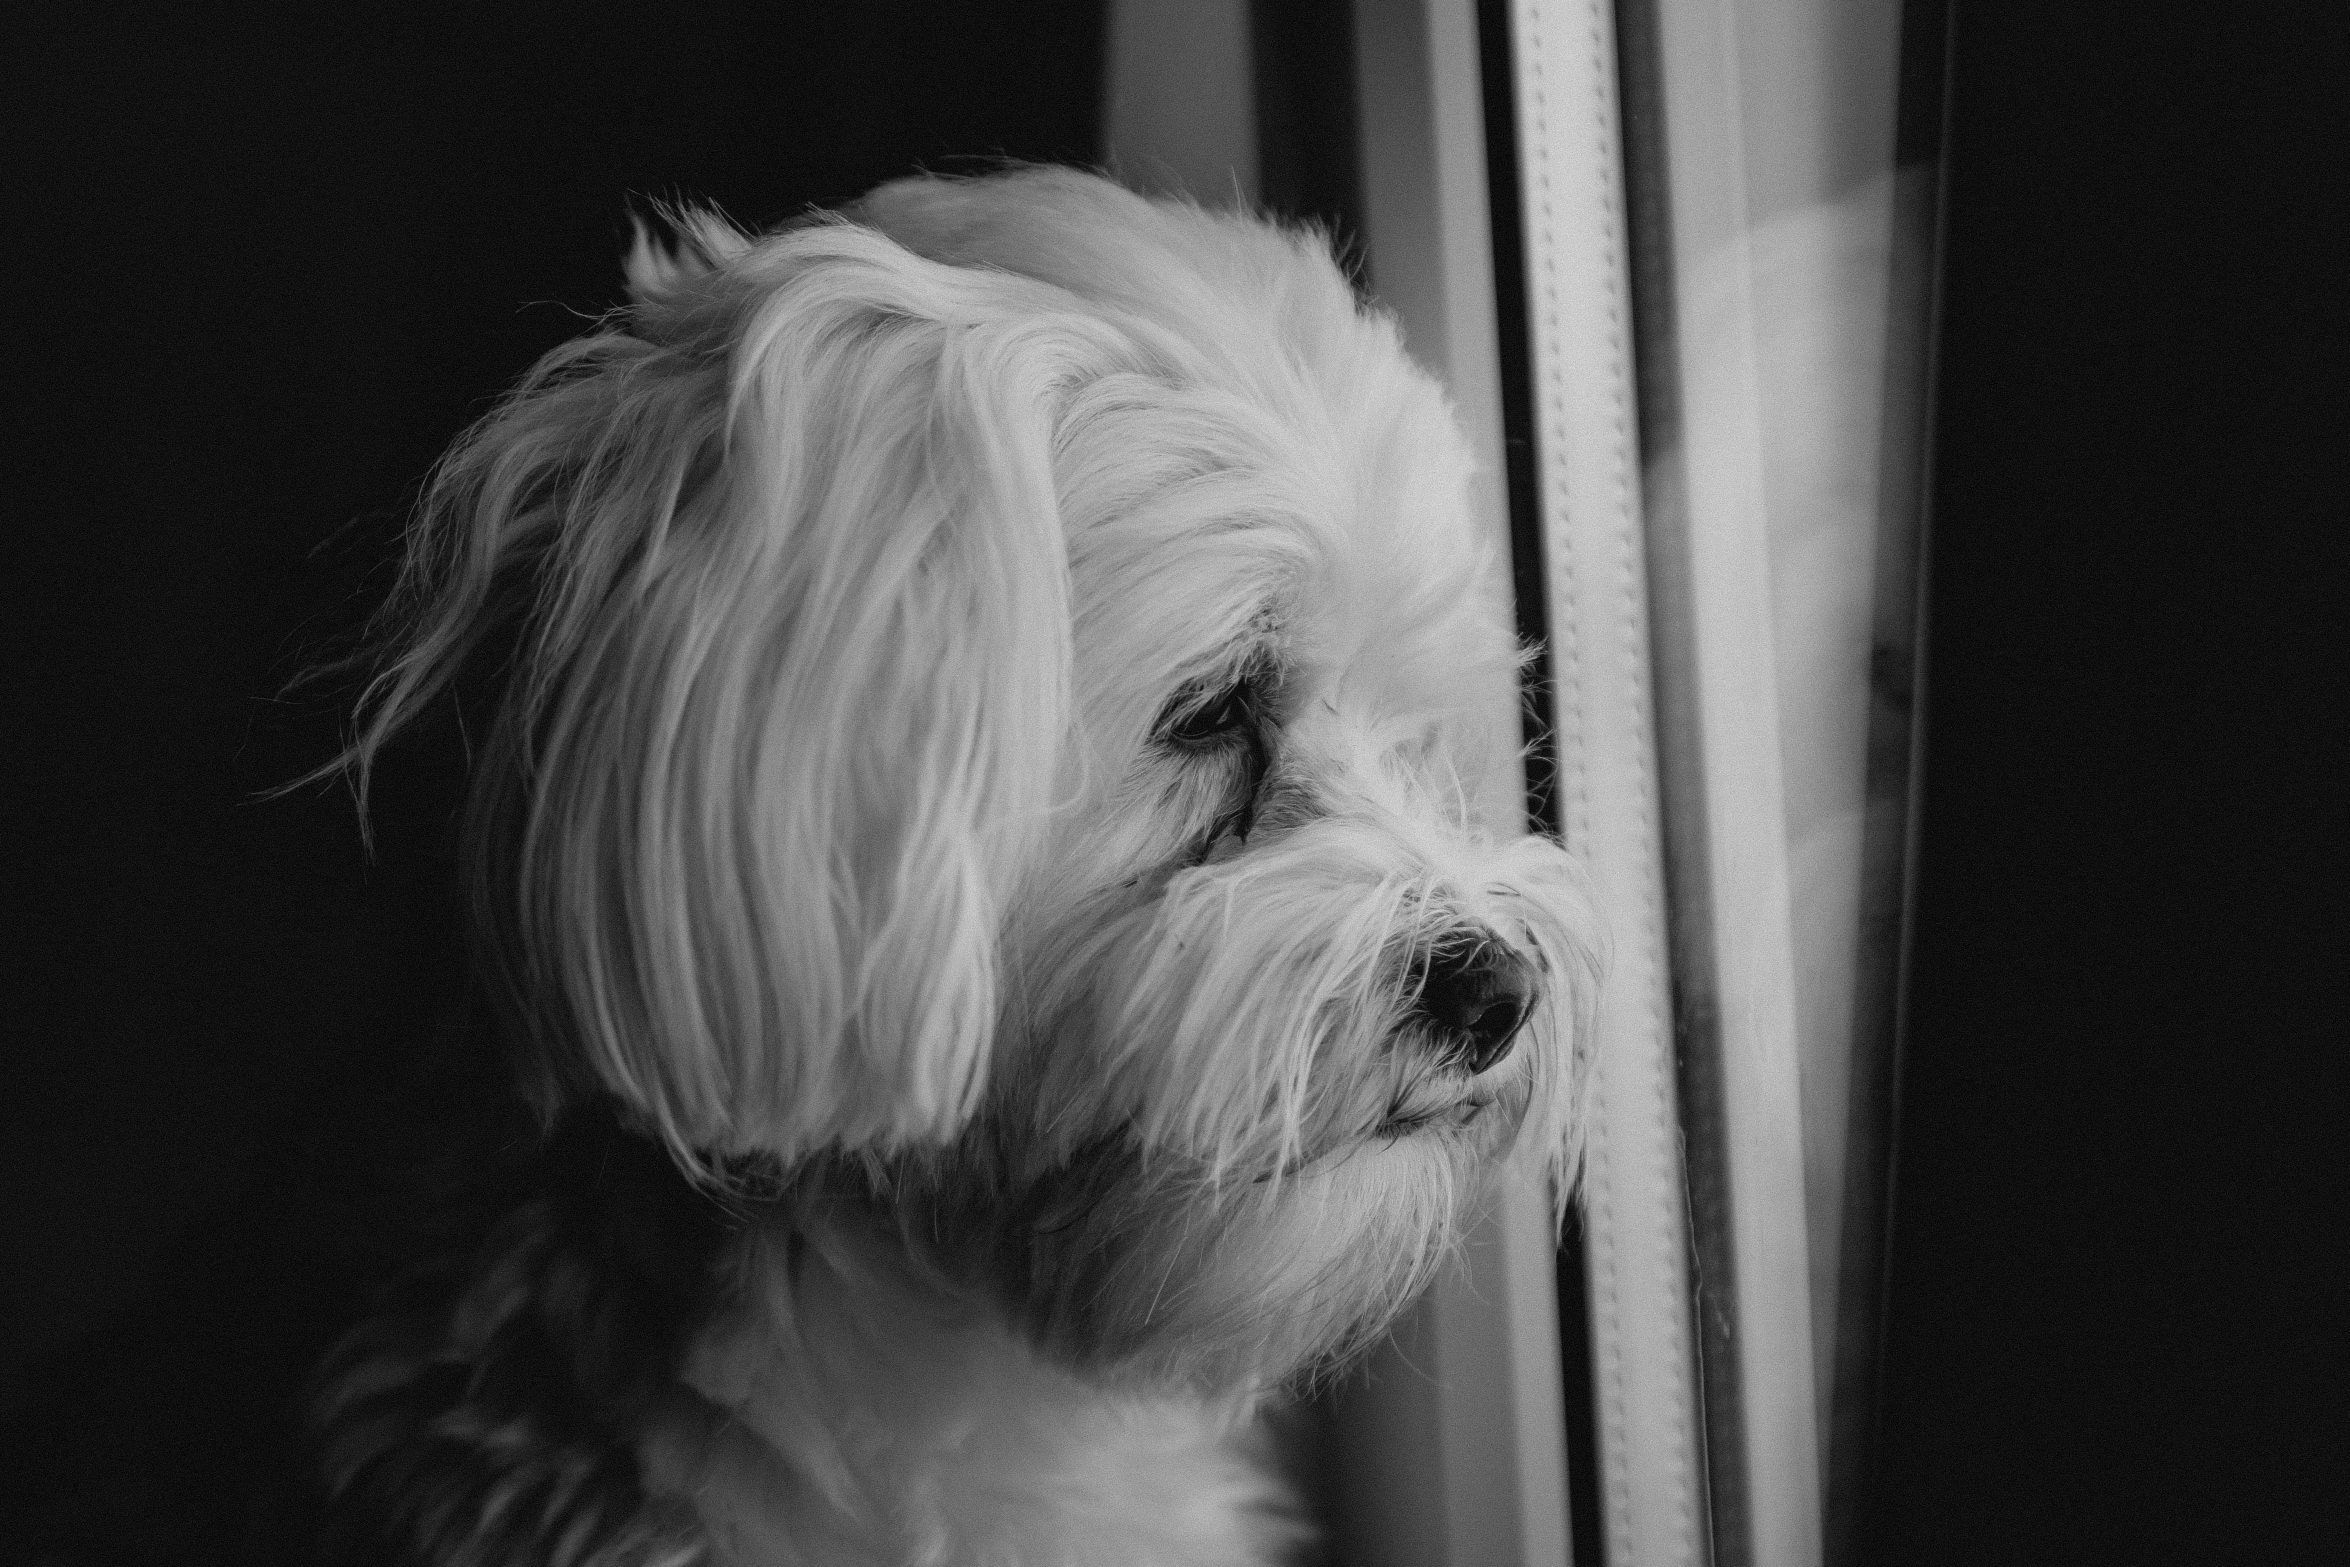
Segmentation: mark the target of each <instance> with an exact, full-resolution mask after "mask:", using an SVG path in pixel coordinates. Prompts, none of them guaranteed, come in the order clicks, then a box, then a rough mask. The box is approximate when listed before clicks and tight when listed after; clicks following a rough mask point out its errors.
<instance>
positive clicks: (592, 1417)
mask: <svg viewBox="0 0 2350 1567" xmlns="http://www.w3.org/2000/svg"><path fill="white" fill-rule="evenodd" d="M520 1141H521V1146H518V1147H517V1146H509V1148H507V1149H506V1150H504V1157H503V1158H502V1159H501V1160H499V1161H498V1165H497V1167H496V1168H494V1169H492V1170H491V1171H490V1172H488V1173H487V1174H486V1175H481V1176H477V1177H476V1179H475V1180H474V1181H473V1182H472V1184H471V1186H470V1187H469V1189H468V1190H467V1191H466V1192H465V1193H464V1194H463V1197H462V1199H461V1202H460V1206H462V1207H464V1208H466V1209H468V1210H469V1217H470V1222H467V1221H466V1220H457V1221H452V1222H448V1223H446V1224H444V1226H443V1229H444V1231H445V1233H444V1235H443V1237H442V1239H441V1242H440V1246H439V1249H438V1250H436V1251H435V1252H433V1253H431V1254H429V1255H427V1256H425V1257H423V1258H422V1259H421V1260H419V1261H418V1262H417V1263H416V1264H415V1265H413V1266H412V1267H410V1268H409V1269H408V1270H407V1271H406V1272H405V1273H403V1274H402V1275H401V1276H400V1277H399V1279H398V1280H397V1281H396V1282H395V1283H394V1284H393V1285H392V1286H391V1287H390V1288H389V1289H388V1290H387V1292H386V1294H385V1296H384V1298H383V1300H382V1302H381V1303H380V1304H381V1309H379V1310H378V1311H377V1312H376V1313H375V1314H374V1315H372V1316H371V1317H369V1318H368V1319H367V1320H366V1321H364V1322H363V1323H361V1324H360V1325H359V1326H358V1327H357V1328H356V1329H354V1330H353V1331H352V1332H350V1333H349V1334H348V1335H347V1336H345V1337H344V1338H343V1340H342V1341H341V1342H340V1343H339V1344H338V1345H337V1346H336V1347H335V1349H334V1350H333V1351H332V1352H331V1353H330V1354H329V1355H328V1357H327V1358H326V1361H325V1362H324V1364H323V1365H322V1366H321V1368H320V1372H319V1376H318V1380H317V1393H316V1400H315V1405H314V1411H315V1415H314V1418H315V1428H316V1432H317V1437H318V1442H319V1449H318V1462H319V1465H320V1468H321V1470H322V1473H323V1478H324V1479H325V1482H326V1484H327V1487H328V1489H329V1491H330V1492H331V1495H332V1498H333V1500H332V1503H331V1505H330V1507H329V1510H328V1511H329V1517H330V1520H331V1522H330V1526H329V1530H328V1538H327V1541H326V1543H325V1549H324V1553H323V1554H324V1558H325V1559H326V1560H327V1561H330V1562H335V1563H338V1564H342V1563H348V1564H352V1567H357V1564H359V1563H374V1562H382V1561H387V1560H389V1561H398V1562H404V1563H405V1562H414V1563H419V1564H427V1563H429V1564H431V1567H471V1564H475V1563H480V1564H483V1567H488V1564H491V1563H495V1564H499V1567H533V1564H538V1563H547V1564H550V1567H552V1564H553V1563H555V1562H556V1561H558V1560H560V1561H561V1562H562V1563H563V1564H564V1567H621V1564H627V1567H654V1564H665V1563H674V1564H683V1563H685V1562H690V1561H693V1560H695V1559H697V1557H698V1555H699V1548H698V1546H697V1544H696V1543H695V1540H696V1531H695V1530H693V1529H692V1527H691V1526H690V1522H689V1521H688V1520H686V1519H685V1518H684V1517H683V1516H682V1514H681V1513H680V1512H679V1511H678V1510H677V1509H675V1508H673V1507H670V1506H668V1505H666V1504H663V1503H660V1502H658V1501H655V1500H652V1499H649V1498H648V1497H647V1496H646V1495H645V1493H644V1490H643V1488H642V1486H641V1484H640V1481H639V1477H638V1474H637V1466H636V1458H635V1451H634V1441H633V1434H632V1433H633V1431H634V1428H635V1426H636V1425H637V1423H638V1422H639V1421H640V1420H641V1419H642V1417H643V1415H644V1412H645V1411H646V1409H647V1408H648V1407H649V1406H650V1405H651V1404H652V1403H653V1401H654V1400H656V1399H657V1398H658V1397H659V1396H660V1394H661V1390H662V1389H663V1388H664V1387H665V1386H667V1385H668V1383H669V1381H670V1379H671V1377H672V1376H673V1374H674V1371H675V1366H676V1360H677V1356H678V1354H679V1352H680V1348H681V1346H682V1344H683V1343H684V1342H685V1340H686V1337H687V1335H688V1334H690V1332H691V1331H692V1328H693V1325H694V1323H695V1321H696V1320H697V1318H698V1315H699V1313H700V1311H701V1310H702V1307H703V1293H704V1289H705V1283H706V1279H707V1276H708V1273H709V1268H710V1263H711V1259H712V1258H713V1257H714V1256H715V1254H716V1253H717V1251H718V1249H719V1247H720V1245H721V1242H722V1237H723V1234H724V1231H725V1229H726V1226H727V1222H728V1220H727V1216H726V1214H725V1212H724V1210H723V1209H721V1208H720V1207H719V1206H718V1205H717V1204H716V1203H715V1202H713V1201H712V1200H711V1199H710V1198H708V1197H707V1196H706V1195H705V1194H703V1193H702V1192H700V1191H698V1190H696V1189H695V1188H694V1187H692V1186H691V1185H690V1184H689V1183H688V1182H687V1181H686V1180H685V1178H684V1177H683V1176H682V1175H680V1174H679V1173H678V1171H677V1170H676V1169H675V1167H674V1166H673V1165H672V1164H671V1162H670V1161H669V1159H668V1157H667V1156H666V1155H665V1154H663V1153H662V1152H661V1151H660V1150H659V1149H658V1148H656V1147H654V1146H652V1145H651V1144H649V1143H647V1142H645V1141H644V1140H642V1139H640V1138H637V1137H634V1136H632V1135H630V1134H628V1133H626V1132H624V1131H623V1130H621V1129H620V1128H619V1127H618V1126H617V1125H616V1124H615V1123H614V1122H613V1121H612V1119H611V1118H610V1117H609V1116H608V1115H606V1114H604V1113H602V1112H600V1111H587V1112H583V1113H578V1114H574V1115H573V1116H571V1117H570V1118H569V1119H568V1120H567V1121H566V1123H565V1124H564V1125H563V1126H562V1127H560V1128H558V1130H557V1131H556V1132H555V1133H554V1134H553V1135H552V1136H551V1137H548V1138H546V1139H544V1140H543V1141H542V1140H538V1139H527V1138H526V1139H522V1140H520Z"/></svg>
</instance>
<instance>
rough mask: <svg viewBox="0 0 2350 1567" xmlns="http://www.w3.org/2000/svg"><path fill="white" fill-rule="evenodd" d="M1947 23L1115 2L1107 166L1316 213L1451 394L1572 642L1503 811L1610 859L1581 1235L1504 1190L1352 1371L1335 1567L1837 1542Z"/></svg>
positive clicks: (1528, 3) (1909, 589)
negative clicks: (1354, 254) (1367, 1372)
mask: <svg viewBox="0 0 2350 1567" xmlns="http://www.w3.org/2000/svg"><path fill="white" fill-rule="evenodd" d="M1947 17H1948V7H1947V5H1946V4H1918V3H1914V0H1913V3H1912V4H1909V5H1895V6H1881V5H1866V4H1860V3H1857V0H1675V3H1673V4H1670V5H1667V4H1664V3H1663V0H1623V3H1621V4H1619V5H1616V6H1613V7H1611V6H1609V5H1604V4H1599V3H1596V0H1585V3H1569V0H1514V3H1497V0H1488V3H1485V4H1475V3H1472V0H1355V3H1353V4H1352V5H1351V6H1350V5H1347V4H1344V3H1327V0H1324V3H1315V0H1291V3H1279V0H1258V3H1257V4H1256V5H1254V6H1247V5H1243V4H1241V3H1240V0H1218V3H1212V4H1209V3H1202V4H1190V5H1185V4H1177V3H1175V0H1114V3H1113V5H1112V7H1111V20H1110V36H1111V44H1110V81H1109V89H1108V90H1109V95H1110V101H1109V113H1108V116H1107V126H1108V132H1107V134H1108V139H1109V143H1110V146H1109V153H1110V156H1111V158H1112V160H1113V161H1114V162H1115V163H1117V164H1118V165H1119V166H1120V168H1121V169H1122V171H1123V172H1124V173H1125V174H1126V175H1127V177H1129V178H1130V179H1136V180H1138V181H1139V182H1140V183H1143V184H1144V185H1146V186H1150V185H1158V186H1160V187H1162V188H1163V187H1168V186H1179V187H1181V188H1185V189H1189V190H1191V191H1193V192H1194V193H1196V194H1200V195H1202V196H1203V197H1206V198H1208V199H1214V198H1215V197H1217V196H1218V195H1220V194H1222V193H1224V192H1226V191H1230V192H1234V193H1236V194H1238V195H1239V196H1241V197H1243V198H1246V199H1251V200H1263V201H1265V202H1266V203H1267V204H1268V205H1271V206H1274V207H1275V208H1276V209H1280V210H1287V211H1290V212H1293V213H1299V214H1306V215H1314V216H1319V217H1322V218H1324V219H1325V220H1328V221H1331V222H1333V223H1334V225H1335V226H1337V227H1338V228H1339V229H1340V231H1341V232H1342V233H1345V234H1349V235H1351V236H1352V237H1353V238H1355V239H1356V240H1357V241H1358V242H1359V243H1360V245H1361V247H1362V252H1363V261H1364V265H1365V269H1366V272H1367V275H1368V281H1369V282H1370V284H1371V288H1372V291H1373V292H1374V293H1375V294H1376V295H1377V296H1378V297H1379V298H1380V300H1381V301H1382V302H1383V303H1384V304H1386V305H1387V306H1388V307H1389V308H1391V309H1393V310H1394V311H1395V312H1396V314H1397V315H1398V317H1399V318H1400V319H1401V320H1402V322H1403V324H1404V328H1405V333H1406V337H1407V339H1408V341H1409V342H1410V344H1411V346H1412V348H1413V350H1414V352H1415V353H1416V354H1418V355H1419V356H1420V357H1421V358H1422V359H1423V360H1425V361H1426V362H1428V363H1430V364H1431V365H1433V366H1434V367H1436V368H1437V369H1438V370H1440V371H1441V372H1442V374H1443V375H1444V376H1445V378H1446V380H1447V381H1448V383H1449V384H1450V386H1451V388H1452V391H1453V394H1454V397H1455V400H1456V403H1457V405H1458V407H1459V409H1460V412H1461V414H1462V417H1463V419H1464V421H1465V422H1466V424H1467V425H1468V427H1469V429H1470V432H1471V435H1472V439H1473V440H1475V441H1476V442H1477V443H1478V445H1479V448H1480V454H1481V456H1482V458H1483V464H1482V466H1483V468H1484V471H1485V473H1486V475H1487V484H1486V486H1485V489H1484V492H1483V493H1482V494H1481V496H1480V497H1479V501H1480V505H1481V506H1482V508H1483V510H1484V512H1485V515H1486V520H1487V524H1488V526H1490V527H1492V528H1493V529H1495V530H1496V531H1497V533H1501V534H1506V535H1507V536H1508V537H1510V539H1511V541H1512V544H1513V551H1512V558H1513V559H1514V562H1515V569H1516V579H1517V580H1516V586H1517V590H1518V600H1519V605H1520V617H1521V621H1522V623H1523V624H1524V625H1525V626H1526V627H1527V629H1528V630H1529V632H1531V633H1535V634H1538V635H1540V636H1541V637H1542V639H1543V642H1544V644H1545V647H1546V649H1547V654H1546V660H1545V664H1544V666H1543V668H1542V670H1541V679H1540V680H1539V682H1538V683H1537V686H1536V688H1535V690H1534V691H1533V692H1532V693H1531V697H1530V700H1529V710H1530V712H1531V714H1532V715H1533V722H1532V723H1531V724H1530V725H1529V730H1530V732H1531V733H1532V734H1534V735H1535V736H1536V738H1537V739H1538V741H1539V742H1540V743H1538V744H1537V745H1535V746H1534V747H1533V748H1532V749H1531V751H1530V752H1529V756H1528V765H1527V767H1526V770H1525V777H1524V779H1523V782H1524V784H1525V786H1526V787H1525V791H1524V794H1523V797H1522V798H1523V799H1524V802H1525V804H1524V807H1523V808H1524V809H1525V810H1526V811H1527V812H1528V813H1529V815H1530V817H1531V819H1532V820H1533V821H1534V822H1535V823H1536V824H1537V825H1539V826H1542V827H1545V828H1548V829H1549V830H1553V831H1556V832H1559V833H1560V834H1562V835H1563V836H1564V838H1565V840H1566V842H1567V843H1568V845H1569V847H1571V848H1572V849H1574V850H1575V851H1576V852H1577V853H1578V854H1579V855H1580V856H1581V857H1582V859H1583V860H1584V862H1585V864H1586V866H1587V867H1588V868H1589V870H1590V871H1591V873H1592V876H1593V878H1594V881H1595V884H1596V887H1597V890H1598V893H1599V897H1600V902H1601V904H1602V907H1603V909H1604V910H1605V911H1606V913H1607V916H1608V918H1609V920H1610V924H1611V927H1612V935H1613V944H1614V968H1613V972H1612V975H1611V978H1610V982H1609V985H1608V989H1607V992H1606V994H1605V996H1604V997H1603V1000H1602V1005H1601V1015H1600V1016H1601V1021H1600V1035H1601V1038H1600V1042H1599V1044H1600V1058H1599V1068H1598V1073H1597V1079H1596V1083H1595V1088H1594V1094H1593V1099H1592V1104H1591V1107H1590V1129H1589V1134H1588V1136H1589V1153H1588V1158H1587V1169H1586V1175H1585V1184H1584V1200H1583V1203H1582V1205H1581V1211H1580V1213H1579V1214H1578V1216H1577V1218H1576V1219H1575V1220H1574V1221H1573V1222H1571V1223H1570V1224H1569V1226H1568V1230H1567V1235H1566V1245H1565V1247H1564V1250H1563V1251H1561V1250H1559V1249H1557V1248H1556V1244H1555V1241H1554V1235H1553V1231H1552V1228H1551V1221H1550V1196H1549V1194H1548V1193H1546V1192H1542V1191H1536V1190H1519V1191H1512V1192H1508V1193H1505V1194H1503V1195H1502V1197H1501V1199H1500V1200H1499V1202H1498V1204H1497V1206H1496V1209H1495V1212H1494V1214H1493V1216H1492V1218H1491V1220H1490V1221H1489V1222H1488V1224H1487V1225H1486V1226H1485V1227H1484V1228H1483V1229H1482V1230H1481V1231H1480V1232H1479V1234H1478V1235H1477V1237H1476V1238H1475V1240H1474V1242H1473V1244H1472V1245H1471V1247H1470V1250H1469V1256H1468V1258H1467V1265H1466V1266H1465V1267H1464V1268H1462V1269H1460V1270H1458V1271H1457V1272H1456V1273H1455V1274H1454V1275H1453V1276H1452V1277H1450V1278H1449V1279H1448V1280H1447V1281H1446V1282H1445V1283H1444V1284H1443V1285H1441V1286H1439V1288H1438V1289H1437V1290H1436V1291H1434V1292H1433V1293H1432V1294H1431V1296H1430V1297H1429V1299H1428V1300H1427V1301H1425V1302H1424V1303H1423V1304H1422V1306H1421V1307H1420V1308H1419V1309H1418V1310H1417V1311H1416V1312H1415V1313H1414V1314H1413V1316H1412V1317H1411V1318H1410V1319H1409V1320H1408V1321H1407V1322H1406V1323H1405V1324H1404V1325H1403V1326H1402V1327H1401V1328H1399V1330H1398V1332H1397V1334H1396V1335H1395V1338H1394V1340H1393V1342H1392V1343H1391V1345H1390V1346H1389V1347H1388V1348H1386V1349H1384V1350H1382V1351H1381V1353H1380V1356H1379V1357H1378V1359H1377V1361H1376V1362H1375V1364H1374V1366H1373V1367H1372V1375H1371V1377H1370V1379H1369V1381H1368V1382H1363V1383H1357V1384H1354V1385H1351V1386H1350V1387H1349V1388H1348V1389H1347V1390H1345V1391H1344V1392H1342V1393H1341V1394H1340V1395H1339V1396H1338V1397H1337V1398H1336V1399H1335V1400H1334V1401H1332V1402H1331V1403H1330V1404H1329V1405H1328V1406H1327V1407H1326V1408H1325V1410H1324V1411H1323V1416H1324V1422H1325V1425H1324V1434H1325V1441H1324V1443H1323V1450H1322V1463H1323V1465H1324V1467H1325V1469H1326V1471H1327V1474H1328V1482H1329V1483H1328V1485H1327V1488H1326V1491H1327V1496H1328V1498H1329V1502H1330V1506H1331V1509H1332V1511H1333V1513H1334V1517H1333V1520H1332V1521H1333V1524H1334V1533H1335V1541H1334V1545H1335V1550H1334V1559H1335V1560H1337V1561H1339V1562H1342V1563H1346V1564H1348V1567H1354V1564H1365V1567H1368V1564H1373V1563H1385V1562H1396V1563H1429V1562H1437V1561H1450V1562H1458V1563H1469V1562H1477V1563H1485V1562H1525V1563H1536V1562H1545V1563H1547V1562H1558V1561H1564V1560H1567V1559H1569V1558H1570V1556H1571V1557H1572V1558H1573V1559H1576V1560H1582V1561H1586V1562H1588V1561H1590V1560H1594V1559H1596V1560H1603V1561H1607V1562H1611V1563H1619V1564H1621V1563H1630V1562H1647V1561H1697V1560H1706V1559H1709V1558H1710V1559H1711V1560H1713V1561H1715V1562H1718V1563H1732V1562H1741V1563H1743V1562H1754V1563H1768V1564H1773V1567H1779V1564H1786V1567H1796V1564H1808V1563H1815V1562H1820V1561H1822V1560H1826V1561H1831V1562H1834V1561H1841V1560H1843V1559H1845V1557H1846V1555H1847V1553H1848V1551H1849V1549H1850V1541H1849V1530H1850V1524H1851V1518H1852V1514H1853V1510H1854V1507H1855V1504H1856V1495H1857V1489H1856V1488H1857V1487H1858V1485H1859V1484H1860V1479H1861V1473H1862V1466H1863V1464H1864V1462H1865V1455H1866V1450H1867V1440H1868V1428H1869V1421H1870V1402H1871V1400H1870V1384H1871V1367H1872V1364H1873V1355H1874V1341H1875V1333H1876V1325H1877V1313H1878V1300H1879V1295H1880V1289H1879V1285H1878V1278H1879V1274H1880V1270H1881V1267H1882V1261H1883V1258H1882V1250H1883V1245H1882V1236H1883V1227H1884V1220H1885V1205H1886V1199H1887V1192H1888V1183H1889V1172H1890V1167H1891V1166H1890V1149H1889V1146H1888V1132H1887V1129H1888V1127H1889V1125H1890V1107H1891V1102H1892V1099H1891V1096H1892V1092H1893V1080H1894V1074H1895V1065H1896V1061H1897V1055H1898V1051H1897V1041H1896V1037H1895V1036H1896V1033H1897V1029H1898V1020H1899V1016H1900V1005H1899V1001H1900V996H1899V992H1900V976H1901V968H1902V953H1903V942H1904V932H1905V923H1906V916H1905V902H1906V897H1907V886H1908V864H1909V842H1910V837H1911V821H1912V818H1913V816H1914V811H1913V809H1912V800H1913V798H1914V785H1915V782H1916V766H1915V757H1916V754H1917V747H1916V739H1917V736H1916V731H1915V725H1914V723H1913V721H1912V716H1911V715H1912V702H1913V695H1914V690H1915V686H1916V671H1917V667H1918V648H1919V625H1918V614H1917V606H1918V603H1919V593H1918V561H1919V559H1920V548H1919V546H1920V541H1921V536H1922V526H1923V515H1922V495H1923V493H1924V490H1923V480H1924V474H1925V459H1926V451H1927V439H1926V438H1927V432H1928V426H1929V419H1928V410H1927V408H1926V406H1925V399H1926V388H1927V385H1928V377H1927V360H1928V356H1929V352H1930V347H1931V326H1932V277H1933V258H1934V254H1935V232H1934V224H1935V219H1936V207H1937V200H1938V192H1937V182H1938V179H1939V156H1940V146H1939V113H1940V97H1941V73H1942V69H1943V60H1944V38H1945V33H1946V29H1947ZM1349 116H1351V117H1352V120H1353V122H1354V123H1353V126H1352V127H1351V128H1349V127H1348V126H1347V123H1346V122H1347V119H1348V118H1349ZM1517 695H1518V694H1517V693H1512V692H1508V691H1497V692H1495V693H1493V698H1492V699H1493V700H1494V701H1496V702H1504V703H1506V702H1509V701H1512V700H1515V699H1517ZM1501 806H1502V808H1503V809H1517V808H1519V807H1518V805H1517V802H1516V801H1504V802H1501Z"/></svg>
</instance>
